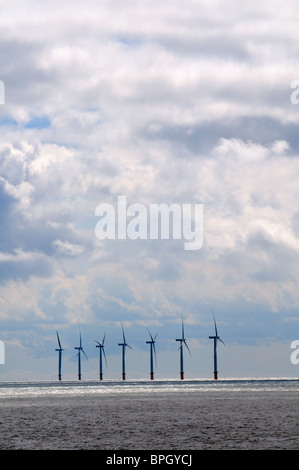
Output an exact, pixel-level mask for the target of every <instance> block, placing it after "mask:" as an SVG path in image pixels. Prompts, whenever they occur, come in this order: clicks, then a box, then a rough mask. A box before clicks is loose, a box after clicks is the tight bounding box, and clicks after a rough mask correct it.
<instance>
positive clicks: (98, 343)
mask: <svg viewBox="0 0 299 470" xmlns="http://www.w3.org/2000/svg"><path fill="white" fill-rule="evenodd" d="M94 342H95V343H97V344H98V345H99V346H102V345H101V343H99V342H98V341H97V340H96V339H95V340H94Z"/></svg>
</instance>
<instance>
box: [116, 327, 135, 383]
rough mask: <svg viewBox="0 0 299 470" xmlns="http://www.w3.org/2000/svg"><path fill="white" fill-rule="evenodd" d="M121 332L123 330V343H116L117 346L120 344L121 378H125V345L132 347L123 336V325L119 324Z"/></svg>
mask: <svg viewBox="0 0 299 470" xmlns="http://www.w3.org/2000/svg"><path fill="white" fill-rule="evenodd" d="M121 328H122V332H123V343H118V346H122V379H123V380H126V362H125V354H126V347H127V346H128V348H130V349H133V348H132V347H131V346H129V345H128V343H127V342H126V338H125V332H124V327H123V326H122V325H121Z"/></svg>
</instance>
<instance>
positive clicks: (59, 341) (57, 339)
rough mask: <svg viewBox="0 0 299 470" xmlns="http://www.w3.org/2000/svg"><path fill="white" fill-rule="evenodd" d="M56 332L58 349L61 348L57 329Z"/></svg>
mask: <svg viewBox="0 0 299 470" xmlns="http://www.w3.org/2000/svg"><path fill="white" fill-rule="evenodd" d="M56 334H57V340H58V346H59V347H60V349H62V347H61V343H60V339H59V335H58V331H56Z"/></svg>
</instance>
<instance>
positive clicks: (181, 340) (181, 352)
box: [176, 319, 191, 380]
mask: <svg viewBox="0 0 299 470" xmlns="http://www.w3.org/2000/svg"><path fill="white" fill-rule="evenodd" d="M176 341H180V343H181V344H180V347H179V350H180V376H181V380H183V379H184V358H183V347H184V345H185V346H186V348H187V349H188V351H189V354H190V356H191V352H190V349H189V348H188V344H187V343H186V338H185V332H184V322H183V319H182V337H181V338H179V339H176Z"/></svg>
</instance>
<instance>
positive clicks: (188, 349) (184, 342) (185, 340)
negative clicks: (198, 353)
mask: <svg viewBox="0 0 299 470" xmlns="http://www.w3.org/2000/svg"><path fill="white" fill-rule="evenodd" d="M184 344H185V346H186V348H187V349H188V351H189V354H190V356H191V352H190V349H189V346H188V344H187V343H186V340H185V339H184Z"/></svg>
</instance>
